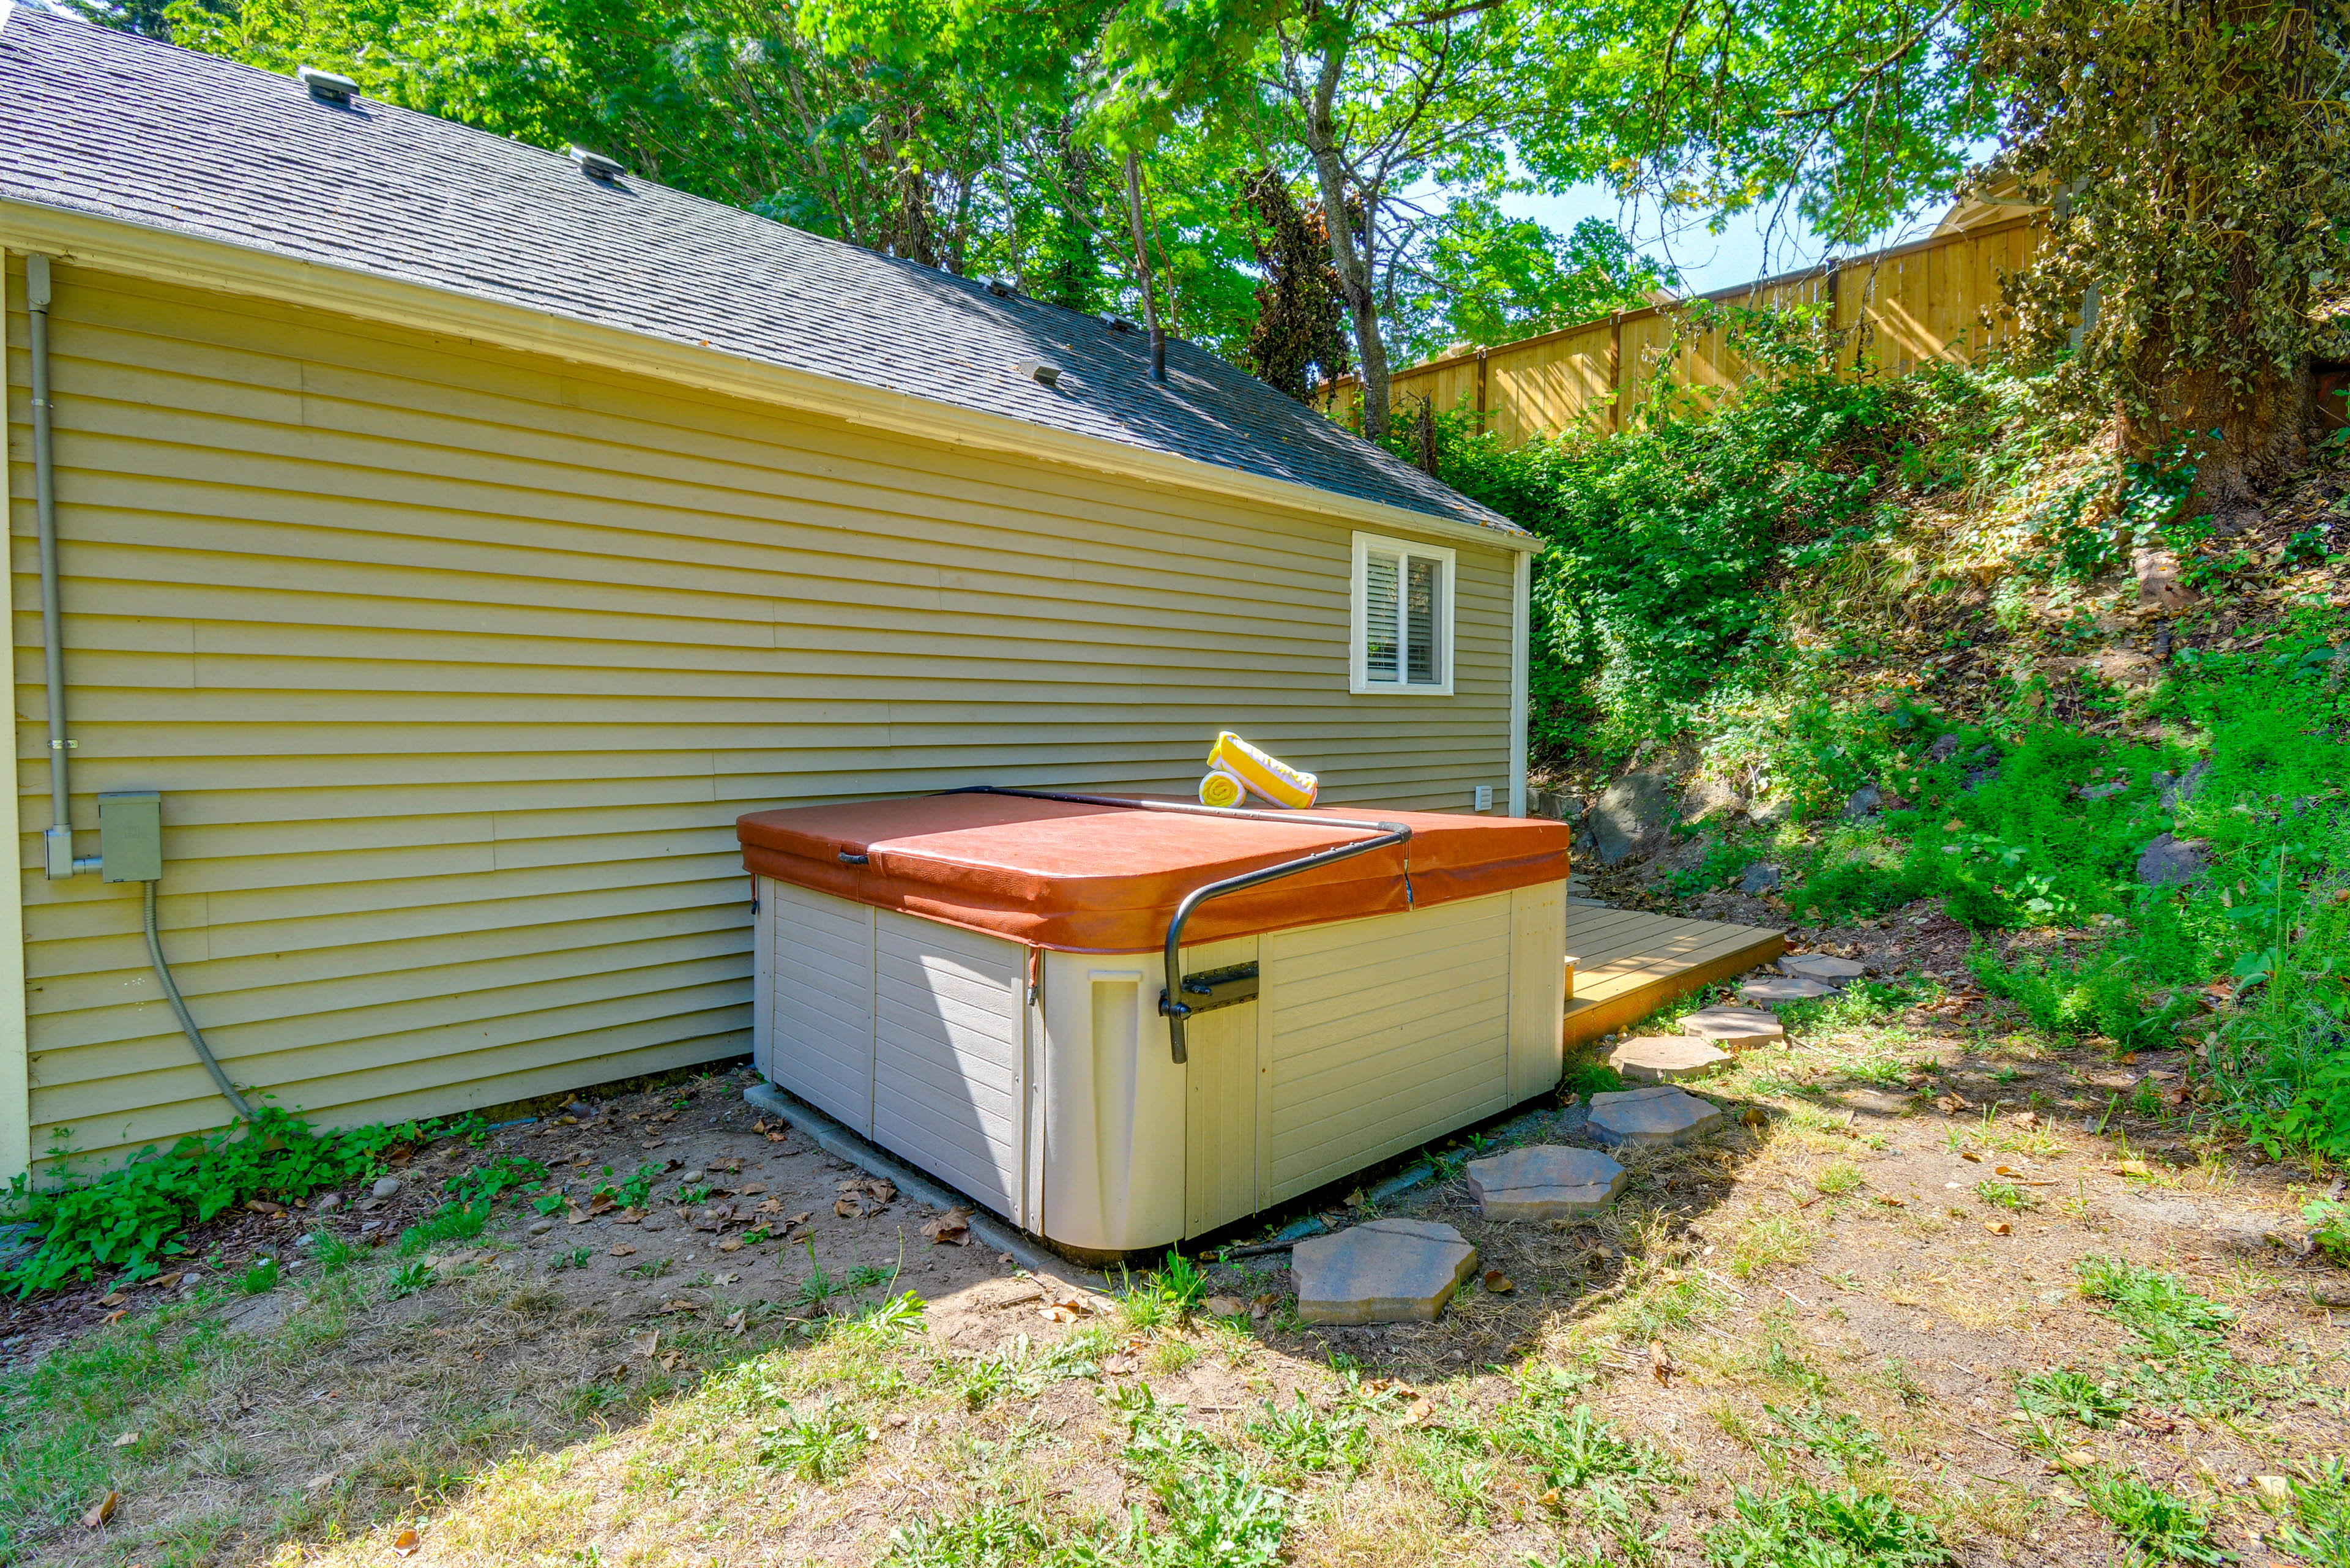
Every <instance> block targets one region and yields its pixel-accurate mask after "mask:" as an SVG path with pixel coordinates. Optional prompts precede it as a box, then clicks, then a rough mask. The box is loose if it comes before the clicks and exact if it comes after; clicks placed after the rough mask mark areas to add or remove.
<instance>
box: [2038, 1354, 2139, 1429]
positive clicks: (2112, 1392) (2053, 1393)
mask: <svg viewBox="0 0 2350 1568" xmlns="http://www.w3.org/2000/svg"><path fill="white" fill-rule="evenodd" d="M2015 1402H2016V1403H2017V1404H2018V1405H2021V1406H2022V1407H2023V1408H2024V1409H2026V1410H2028V1411H2030V1412H2031V1413H2032V1414H2033V1415H2035V1416H2062V1417H2066V1418H2067V1419H2069V1420H2073V1421H2077V1422H2078V1423H2080V1424H2081V1425H2082V1426H2084V1427H2092V1428H2106V1427H2110V1426H2112V1425H2113V1424H2114V1423H2115V1422H2116V1421H2118V1420H2119V1419H2121V1417H2124V1416H2126V1415H2127V1414H2128V1413H2129V1401H2128V1400H2127V1399H2126V1398H2124V1397H2122V1385H2121V1384H2120V1383H2119V1382H2118V1381H2117V1380H2115V1379H2111V1378H2108V1379H2106V1380H2105V1381H2103V1382H2100V1381H2099V1380H2098V1379H2096V1378H2095V1377H2093V1376H2090V1375H2089V1374H2087V1373H2085V1372H2082V1371H2078V1370H2076V1369H2074V1368H2073V1367H2069V1366H2060V1367H2057V1368H2055V1369H2054V1370H2053V1371H2048V1372H2039V1373H2034V1374H2033V1375H2032V1376H2028V1377H2024V1378H2021V1379H2019V1380H2018V1381H2017V1383H2016V1386H2015Z"/></svg>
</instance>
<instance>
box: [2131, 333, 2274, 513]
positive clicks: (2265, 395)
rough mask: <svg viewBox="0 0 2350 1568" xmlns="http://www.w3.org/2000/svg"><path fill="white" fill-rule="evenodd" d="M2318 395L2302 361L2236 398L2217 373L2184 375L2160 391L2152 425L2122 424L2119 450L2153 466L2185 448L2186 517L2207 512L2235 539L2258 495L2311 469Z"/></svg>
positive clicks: (2148, 421) (2140, 421)
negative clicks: (2188, 476) (2190, 481)
mask: <svg viewBox="0 0 2350 1568" xmlns="http://www.w3.org/2000/svg"><path fill="white" fill-rule="evenodd" d="M2315 387H2316V381H2315V377H2314V374H2313V372H2312V369H2311V367H2310V364H2309V362H2308V361H2307V360H2305V359H2304V360H2303V362H2302V363H2301V364H2300V365H2299V366H2298V367H2296V368H2295V369H2293V371H2291V372H2287V371H2282V370H2278V371H2273V372H2272V373H2271V374H2268V375H2265V376H2263V377H2262V378H2261V379H2259V380H2258V381H2256V382H2254V383H2253V384H2252V385H2251V386H2250V387H2248V388H2245V389H2243V390H2241V392H2240V391H2238V390H2237V389H2235V388H2233V387H2230V386H2229V385H2228V382H2227V378H2226V377H2225V376H2224V375H2222V374H2220V372H2218V371H2212V370H2193V371H2189V372H2186V373H2185V374H2182V375H2179V376H2177V377H2175V378H2174V379H2172V380H2171V382H2170V384H2169V385H2168V387H2167V388H2165V389H2164V398H2163V403H2162V407H2161V408H2160V409H2158V410H2157V411H2156V413H2155V415H2154V417H2152V418H2149V419H2137V418H2130V417H2125V418H2124V420H2123V421H2122V444H2123V449H2124V450H2125V451H2126V452H2128V453H2129V454H2130V455H2131V456H2132V457H2138V458H2149V459H2150V458H2152V457H2153V456H2155V455H2156V454H2157V453H2158V452H2161V451H2162V450H2163V449H2164V448H2165V447H2168V446H2169V445H2171V444H2173V443H2175V442H2177V441H2182V440H2183V441H2186V442H2187V443H2188V449H2189V452H2190V453H2192V454H2194V455H2195V457H2196V468H2195V492H2194V493H2193V494H2192V495H2191V496H2189V498H2188V502H2187V507H2188V511H2189V514H2190V515H2193V514H2200V513H2205V512H2209V513H2210V514H2213V515H2214V516H2215V517H2216V518H2217V519H2218V520H2219V524H2220V530H2221V531H2222V532H2223V533H2225V532H2233V529H2232V527H2231V526H2230V521H2231V519H2232V518H2233V516H2234V515H2235V514H2239V513H2241V512H2244V511H2246V510H2249V509H2250V508H2251V507H2253V506H2254V505H2256V504H2257V502H2258V498H2259V497H2260V496H2261V495H2262V493H2265V492H2267V491H2269V490H2271V489H2273V488H2274V487H2275V486H2276V484H2277V483H2279V482H2280V481H2282V480H2283V479H2285V478H2286V477H2287V476H2289V475H2290V474H2292V473H2293V472H2295V471H2297V470H2298V469H2300V468H2301V466H2302V465H2303V463H2304V462H2307V461H2308V458H2309V427H2310V423H2311V421H2312V419H2313V418H2314V415H2315V413H2316V395H2315ZM2215 435H2216V437H2217V439H2216V440H2215V439H2214V437H2215Z"/></svg>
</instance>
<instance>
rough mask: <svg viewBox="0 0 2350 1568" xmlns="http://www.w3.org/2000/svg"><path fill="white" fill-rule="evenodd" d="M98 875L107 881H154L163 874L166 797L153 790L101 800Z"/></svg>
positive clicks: (124, 792)
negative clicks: (164, 804) (164, 807)
mask: <svg viewBox="0 0 2350 1568" xmlns="http://www.w3.org/2000/svg"><path fill="white" fill-rule="evenodd" d="M98 859H99V867H98V874H99V879H100V880H101V881H107V882H153V881H158V880H160V879H161V877H162V875H163V797H162V796H161V794H157V793H156V792H155V791H153V790H151V789H137V790H118V791H116V792H115V793H113V794H101V795H99V797H98Z"/></svg>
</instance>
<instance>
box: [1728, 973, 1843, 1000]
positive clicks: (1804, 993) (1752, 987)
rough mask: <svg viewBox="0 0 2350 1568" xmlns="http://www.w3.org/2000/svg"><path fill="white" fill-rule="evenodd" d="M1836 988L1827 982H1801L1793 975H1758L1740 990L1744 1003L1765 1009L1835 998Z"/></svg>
mask: <svg viewBox="0 0 2350 1568" xmlns="http://www.w3.org/2000/svg"><path fill="white" fill-rule="evenodd" d="M1835 993H1836V988H1835V986H1832V985H1830V984H1828V983H1827V982H1826V981H1817V980H1799V979H1797V978H1796V977H1795V976H1794V975H1792V974H1765V975H1757V976H1756V977H1755V978H1754V979H1752V980H1750V981H1747V982H1746V983H1745V984H1744V985H1742V986H1740V987H1739V988H1738V995H1739V998H1740V999H1741V1000H1742V1001H1745V1002H1761V1003H1762V1004H1763V1006H1765V1007H1777V1006H1779V1005H1780V1004H1781V1003H1783V1002H1809V1001H1811V1000H1812V999H1814V997H1821V996H1834V995H1835Z"/></svg>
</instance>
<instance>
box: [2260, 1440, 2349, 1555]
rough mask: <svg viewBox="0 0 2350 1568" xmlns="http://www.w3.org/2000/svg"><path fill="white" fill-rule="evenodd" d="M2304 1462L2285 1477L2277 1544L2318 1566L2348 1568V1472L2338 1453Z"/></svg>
mask: <svg viewBox="0 0 2350 1568" xmlns="http://www.w3.org/2000/svg"><path fill="white" fill-rule="evenodd" d="M2305 1463H2306V1469H2304V1470H2303V1473H2302V1474H2300V1475H2297V1476H2291V1477H2288V1478H2287V1480H2286V1484H2287V1489H2288V1500H2287V1501H2286V1502H2285V1504H2284V1506H2283V1508H2282V1512H2283V1514H2284V1521H2283V1523H2282V1525H2281V1526H2280V1528H2279V1529H2278V1531H2277V1537H2276V1541H2277V1544H2278V1545H2279V1546H2282V1547H2283V1548H2284V1549H2285V1550H2286V1551H2288V1552H2297V1553H2299V1554H2300V1555H2301V1556H2303V1557H2305V1558H2307V1559H2308V1560H2309V1561H2310V1562H2312V1563H2315V1564H2317V1568H2350V1473H2345V1470H2344V1468H2343V1461H2342V1459H2341V1458H2340V1456H2338V1455H2336V1456H2332V1457H2329V1458H2326V1459H2322V1460H2311V1461H2305Z"/></svg>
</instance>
